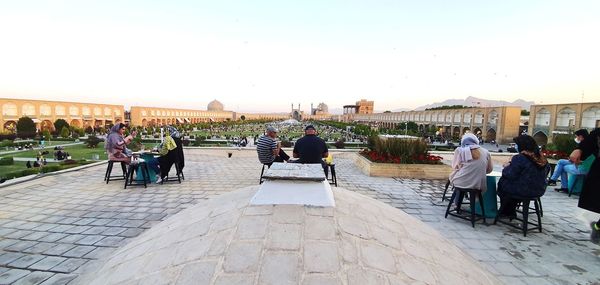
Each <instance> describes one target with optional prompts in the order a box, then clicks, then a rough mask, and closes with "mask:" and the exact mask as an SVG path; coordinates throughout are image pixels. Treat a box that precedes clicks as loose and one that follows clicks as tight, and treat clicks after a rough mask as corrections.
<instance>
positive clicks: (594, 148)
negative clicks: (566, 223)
mask: <svg viewBox="0 0 600 285" xmlns="http://www.w3.org/2000/svg"><path fill="white" fill-rule="evenodd" d="M579 149H580V151H579V154H576V158H575V160H576V161H575V162H577V163H578V164H579V165H580V167H582V166H583V164H585V163H583V162H585V161H586V160H587V159H588V158H590V159H593V160H594V161H593V162H592V163H591V165H590V169H589V171H588V174H587V175H586V177H585V180H584V181H583V188H582V189H581V194H580V195H579V204H578V206H579V208H582V209H586V210H588V211H592V212H594V213H598V214H600V175H598V174H600V159H599V156H600V128H596V129H595V130H593V131H592V132H591V133H590V134H589V136H588V137H587V138H586V139H585V140H583V141H582V142H581V144H580V145H579ZM590 156H593V157H590ZM590 227H591V230H592V235H591V240H592V242H593V243H600V219H599V220H598V221H597V222H591V224H590Z"/></svg>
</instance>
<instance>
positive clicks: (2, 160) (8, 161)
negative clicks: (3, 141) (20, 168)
mask: <svg viewBox="0 0 600 285" xmlns="http://www.w3.org/2000/svg"><path fill="white" fill-rule="evenodd" d="M13 164H15V160H14V159H13V158H12V157H3V158H0V165H13Z"/></svg>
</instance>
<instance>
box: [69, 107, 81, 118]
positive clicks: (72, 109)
mask: <svg viewBox="0 0 600 285" xmlns="http://www.w3.org/2000/svg"><path fill="white" fill-rule="evenodd" d="M69 115H71V116H79V108H77V106H71V107H69Z"/></svg>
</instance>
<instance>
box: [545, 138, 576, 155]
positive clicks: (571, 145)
mask: <svg viewBox="0 0 600 285" xmlns="http://www.w3.org/2000/svg"><path fill="white" fill-rule="evenodd" d="M552 142H553V143H551V144H548V145H547V146H546V148H547V149H548V150H551V151H557V152H562V153H566V154H569V153H571V152H572V151H573V150H574V149H575V148H576V147H577V143H576V142H575V140H573V135H555V136H554V138H553V139H552Z"/></svg>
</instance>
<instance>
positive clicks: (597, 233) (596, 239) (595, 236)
mask: <svg viewBox="0 0 600 285" xmlns="http://www.w3.org/2000/svg"><path fill="white" fill-rule="evenodd" d="M590 228H592V234H591V235H590V240H591V241H592V242H593V243H595V244H600V230H598V229H596V222H592V223H591V224H590Z"/></svg>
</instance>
